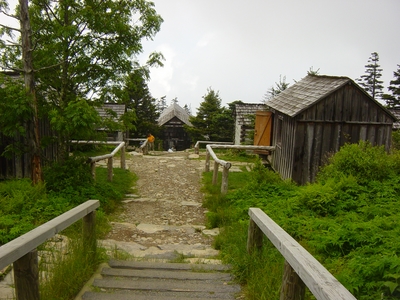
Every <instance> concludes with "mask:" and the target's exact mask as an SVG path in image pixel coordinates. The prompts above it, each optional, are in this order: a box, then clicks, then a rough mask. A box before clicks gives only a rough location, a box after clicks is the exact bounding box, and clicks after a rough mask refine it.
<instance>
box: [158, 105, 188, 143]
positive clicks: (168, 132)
mask: <svg viewBox="0 0 400 300" xmlns="http://www.w3.org/2000/svg"><path fill="white" fill-rule="evenodd" d="M158 125H159V126H160V127H161V129H162V139H163V148H164V150H168V149H175V150H178V151H181V150H186V149H188V148H190V144H191V139H190V137H189V135H188V133H187V132H186V131H185V129H184V125H187V126H192V123H190V121H189V114H188V113H187V112H186V110H184V109H183V108H182V107H180V106H179V105H178V104H177V103H172V104H171V105H170V106H169V107H168V108H166V109H165V110H164V111H163V112H162V113H161V115H160V117H159V118H158Z"/></svg>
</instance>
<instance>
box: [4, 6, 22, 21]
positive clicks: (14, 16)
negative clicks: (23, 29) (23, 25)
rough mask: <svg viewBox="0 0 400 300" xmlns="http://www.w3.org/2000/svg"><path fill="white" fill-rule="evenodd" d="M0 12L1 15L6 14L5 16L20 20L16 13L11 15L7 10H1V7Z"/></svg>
mask: <svg viewBox="0 0 400 300" xmlns="http://www.w3.org/2000/svg"><path fill="white" fill-rule="evenodd" d="M0 13H2V14H3V15H6V16H7V17H10V18H13V19H16V20H18V21H19V20H20V19H19V17H18V16H16V15H11V14H9V13H7V12H6V11H5V10H3V9H0Z"/></svg>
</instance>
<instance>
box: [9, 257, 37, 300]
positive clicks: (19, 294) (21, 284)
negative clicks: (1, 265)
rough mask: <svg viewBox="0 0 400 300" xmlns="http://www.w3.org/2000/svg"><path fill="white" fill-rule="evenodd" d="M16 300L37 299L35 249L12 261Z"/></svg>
mask: <svg viewBox="0 0 400 300" xmlns="http://www.w3.org/2000/svg"><path fill="white" fill-rule="evenodd" d="M13 266H14V283H15V294H16V298H17V300H39V297H40V296H39V264H38V255H37V250H36V249H34V250H32V251H31V252H28V253H27V254H25V255H24V256H22V257H21V258H20V259H18V260H16V261H15V262H14V263H13Z"/></svg>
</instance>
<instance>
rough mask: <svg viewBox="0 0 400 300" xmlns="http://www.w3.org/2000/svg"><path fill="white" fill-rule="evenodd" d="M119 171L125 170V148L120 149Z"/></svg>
mask: <svg viewBox="0 0 400 300" xmlns="http://www.w3.org/2000/svg"><path fill="white" fill-rule="evenodd" d="M121 169H122V170H125V169H126V163H125V147H122V148H121Z"/></svg>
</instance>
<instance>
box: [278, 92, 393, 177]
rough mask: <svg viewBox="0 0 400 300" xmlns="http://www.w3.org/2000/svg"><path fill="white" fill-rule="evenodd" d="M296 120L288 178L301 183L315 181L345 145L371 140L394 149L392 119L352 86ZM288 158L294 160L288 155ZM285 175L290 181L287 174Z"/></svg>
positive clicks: (315, 106)
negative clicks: (291, 166) (322, 168)
mask: <svg viewBox="0 0 400 300" xmlns="http://www.w3.org/2000/svg"><path fill="white" fill-rule="evenodd" d="M295 119H296V120H295V121H296V132H295V133H294V139H293V141H294V142H295V145H294V155H293V160H292V163H293V173H292V174H291V177H289V178H292V179H293V180H294V181H296V182H298V183H299V184H305V183H307V182H313V181H315V179H316V176H317V174H318V171H319V169H320V166H321V165H323V164H324V163H325V162H326V161H327V157H328V156H330V155H332V154H333V153H335V152H337V151H338V150H339V149H340V147H341V146H343V145H344V144H345V143H358V142H359V141H360V140H368V141H370V142H371V143H372V145H384V146H385V149H386V150H389V149H390V146H391V132H392V123H393V120H392V118H391V117H390V116H389V115H388V114H387V113H386V112H385V111H384V110H383V109H382V108H381V107H380V106H379V105H377V104H376V103H375V102H373V101H371V99H369V98H368V97H367V96H366V95H365V94H364V93H362V92H361V91H360V90H358V89H356V88H355V87H354V86H352V85H347V86H345V87H343V88H341V89H339V90H337V91H336V92H335V93H333V94H331V95H329V96H328V97H326V98H325V99H323V100H322V101H320V102H319V103H317V104H315V105H314V106H312V107H310V108H309V109H308V110H306V111H304V112H303V113H301V114H300V115H298V116H296V118H295ZM289 132H292V130H290V131H289ZM287 142H290V141H287ZM282 144H283V140H282ZM282 147H283V146H282ZM277 154H278V152H277ZM277 159H278V158H277ZM282 159H283V157H282V158H280V159H279V161H280V163H283V161H282ZM285 159H291V157H290V156H288V155H286V156H285ZM278 169H281V167H278ZM284 173H285V176H284V178H288V177H287V174H286V173H287V171H284ZM281 174H282V173H281Z"/></svg>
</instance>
